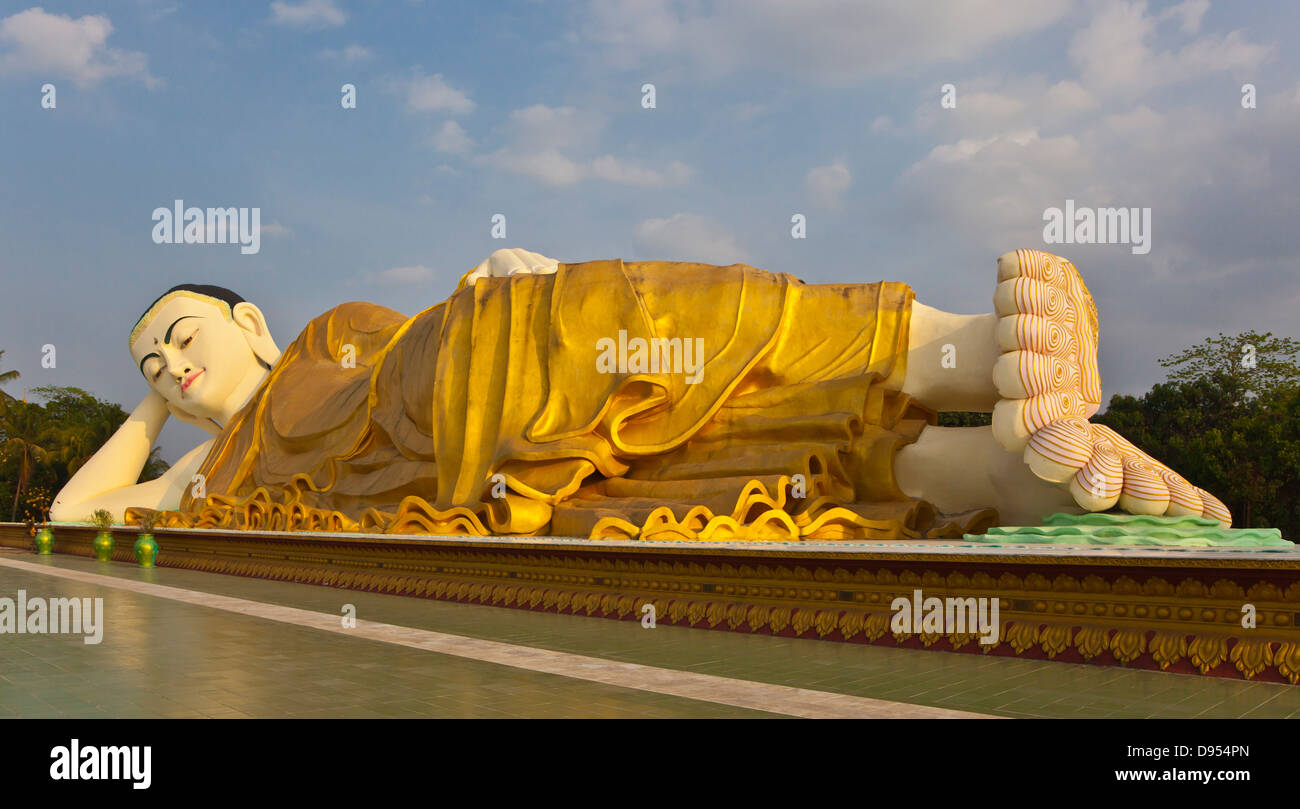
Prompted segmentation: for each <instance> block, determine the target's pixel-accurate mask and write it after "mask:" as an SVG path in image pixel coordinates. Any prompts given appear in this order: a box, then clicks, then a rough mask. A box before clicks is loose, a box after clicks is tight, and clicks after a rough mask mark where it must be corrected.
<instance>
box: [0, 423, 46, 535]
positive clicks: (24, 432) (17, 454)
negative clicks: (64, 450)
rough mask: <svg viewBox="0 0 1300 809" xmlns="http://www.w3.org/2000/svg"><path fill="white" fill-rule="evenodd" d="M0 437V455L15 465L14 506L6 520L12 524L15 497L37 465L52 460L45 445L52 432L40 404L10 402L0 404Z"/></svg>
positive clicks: (16, 506)
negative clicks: (13, 461) (12, 460)
mask: <svg viewBox="0 0 1300 809" xmlns="http://www.w3.org/2000/svg"><path fill="white" fill-rule="evenodd" d="M0 435H3V441H0V456H3V457H5V458H12V459H14V460H15V462H16V465H17V469H16V472H15V475H14V487H13V488H14V497H13V506H12V508H11V509H10V512H9V521H10V522H13V521H14V520H16V519H17V518H18V498H19V497H20V496H21V495H22V492H23V488H24V487H26V486H27V484H28V483H30V482H31V479H32V476H33V474H35V472H36V469H37V467H38V466H39V465H44V464H48V463H49V462H50V461H51V460H52V459H53V453H51V452H50V450H49V449H47V445H49V444H50V443H52V439H53V438H54V431H53V430H52V428H51V427H50V425H49V423H48V422H47V421H46V419H45V412H44V410H43V409H42V408H41V406H40V405H37V404H32V403H30V402H25V401H24V402H20V401H18V400H16V399H10V400H7V401H0Z"/></svg>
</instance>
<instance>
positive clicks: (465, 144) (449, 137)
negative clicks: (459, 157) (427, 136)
mask: <svg viewBox="0 0 1300 809" xmlns="http://www.w3.org/2000/svg"><path fill="white" fill-rule="evenodd" d="M473 147H474V140H473V139H472V138H470V136H469V135H466V134H465V130H464V129H463V128H461V125H460V124H458V123H456V122H455V121H447V122H446V123H444V124H443V125H442V128H441V129H439V130H438V131H437V132H435V133H434V135H433V148H435V149H437V150H438V151H440V152H449V153H451V154H464V153H465V152H468V151H469V150H470V149H472V148H473Z"/></svg>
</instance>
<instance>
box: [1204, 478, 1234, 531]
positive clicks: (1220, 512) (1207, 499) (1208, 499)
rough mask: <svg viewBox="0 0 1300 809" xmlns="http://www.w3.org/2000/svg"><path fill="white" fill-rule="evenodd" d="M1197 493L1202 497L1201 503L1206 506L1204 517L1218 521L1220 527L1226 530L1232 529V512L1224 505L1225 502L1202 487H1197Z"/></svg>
mask: <svg viewBox="0 0 1300 809" xmlns="http://www.w3.org/2000/svg"><path fill="white" fill-rule="evenodd" d="M1195 489H1196V493H1197V494H1199V495H1200V496H1201V502H1202V504H1203V505H1204V506H1205V512H1204V516H1205V517H1207V518H1209V519H1211V520H1218V521H1219V525H1222V526H1223V527H1224V528H1231V527H1232V512H1231V511H1229V510H1228V507H1227V506H1225V505H1224V504H1223V501H1222V500H1220V499H1219V498H1217V497H1215V496H1214V495H1212V494H1210V493H1209V492H1207V491H1206V490H1204V489H1202V488H1201V487H1199V486H1197V487H1195Z"/></svg>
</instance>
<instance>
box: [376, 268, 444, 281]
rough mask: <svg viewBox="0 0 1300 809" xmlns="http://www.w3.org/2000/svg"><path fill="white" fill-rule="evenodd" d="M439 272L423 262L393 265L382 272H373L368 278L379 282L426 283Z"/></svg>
mask: <svg viewBox="0 0 1300 809" xmlns="http://www.w3.org/2000/svg"><path fill="white" fill-rule="evenodd" d="M437 277H438V273H437V272H436V271H435V270H432V269H430V268H428V267H426V266H424V265H423V264H417V265H414V266H411V267H393V268H391V269H387V270H384V271H382V272H377V273H371V274H369V275H368V276H367V278H368V280H370V281H372V282H374V283H378V284H391V285H397V284H424V283H428V282H431V281H433V280H434V279H435V278H437Z"/></svg>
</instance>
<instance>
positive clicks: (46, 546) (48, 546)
mask: <svg viewBox="0 0 1300 809" xmlns="http://www.w3.org/2000/svg"><path fill="white" fill-rule="evenodd" d="M36 552H37V553H38V554H40V555H41V556H49V555H50V554H51V553H54V533H53V532H52V531H50V527H49V526H48V525H42V526H41V528H40V530H39V531H37V532H36Z"/></svg>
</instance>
